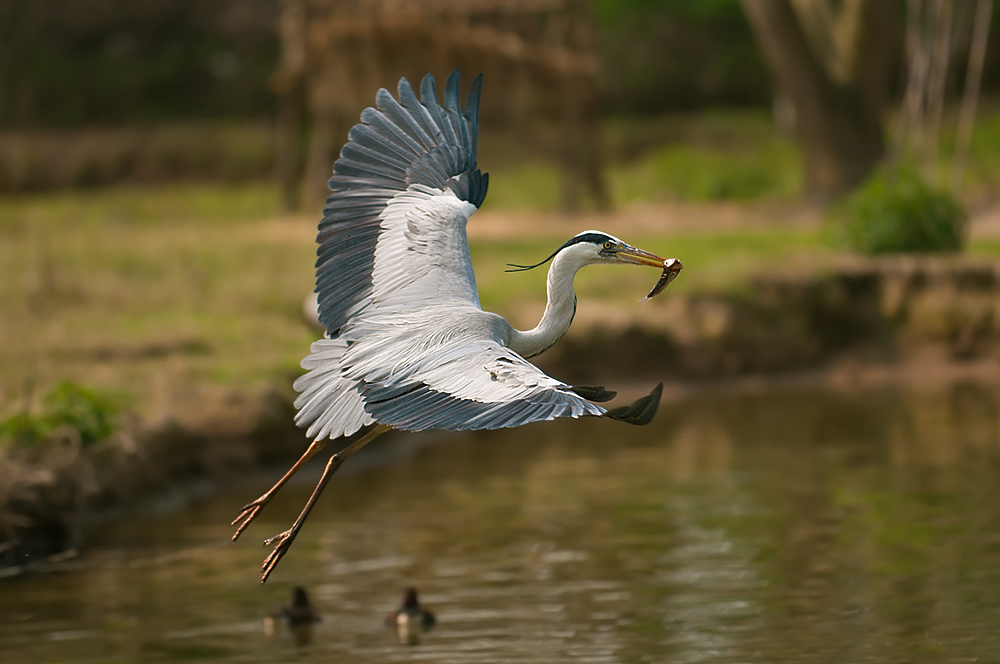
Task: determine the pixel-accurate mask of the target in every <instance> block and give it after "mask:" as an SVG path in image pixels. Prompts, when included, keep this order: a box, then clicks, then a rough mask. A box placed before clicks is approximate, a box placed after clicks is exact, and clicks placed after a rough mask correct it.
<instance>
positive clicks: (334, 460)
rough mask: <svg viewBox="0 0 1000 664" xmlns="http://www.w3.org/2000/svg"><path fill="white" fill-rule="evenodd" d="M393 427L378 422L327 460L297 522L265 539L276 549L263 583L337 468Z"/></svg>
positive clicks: (263, 568)
mask: <svg viewBox="0 0 1000 664" xmlns="http://www.w3.org/2000/svg"><path fill="white" fill-rule="evenodd" d="M391 428H392V427H389V426H386V425H384V424H378V425H376V426H375V428H373V429H372V430H371V431H369V432H368V433H366V434H365V435H364V436H362V437H361V438H359V439H358V440H357V441H355V442H354V443H352V444H351V445H349V446H347V447H345V448H344V449H343V450H341V451H340V452H337V453H336V454H334V455H333V456H331V457H330V460H329V461H327V462H326V468H324V469H323V475H322V476H321V477H320V478H319V482H318V483H317V484H316V488H315V489H313V492H312V495H311V496H309V500H308V502H306V506H305V507H303V508H302V512H300V513H299V516H298V518H297V519H295V523H293V524H292V527H291V528H289V529H288V530H286V531H285V532H283V533H279V534H277V535H275V536H274V537H271V538H269V539H266V540H264V546H271V545H272V544H273V545H274V550H273V551H271V553H270V554H269V555H268V556H267V558H265V559H264V564H263V565H261V568H260V571H261V577H260V582H261V583H264V582H265V581H267V577H269V576H270V575H271V572H272V571H274V568H275V566H277V564H278V561H279V560H281V558H282V557H283V556H284V555H285V554H286V553H287V552H288V549H289V548H290V547H291V546H292V542H293V541H294V540H295V536H296V535H298V534H299V529H301V528H302V524H303V523H305V521H306V517H308V516H309V512H311V511H312V508H313V506H314V505H315V504H316V500H317V499H318V498H319V495H320V494H321V493H323V489H325V488H326V485H327V483H328V482H329V481H330V478H331V477H333V474H334V473H335V472H337V469H338V468H340V466H341V465H343V463H344V461H346V460H347V458H348V457H350V456H351V455H352V454H354V453H355V452H357V451H358V450H360V449H361V448H362V447H364V446H365V445H367V444H368V443H370V442H372V441H373V440H375V439H376V438H378V437H379V436H381V435H382V434H383V433H385V432H386V431H388V430H389V429H391Z"/></svg>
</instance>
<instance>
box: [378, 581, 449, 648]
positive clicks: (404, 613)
mask: <svg viewBox="0 0 1000 664" xmlns="http://www.w3.org/2000/svg"><path fill="white" fill-rule="evenodd" d="M436 624H437V619H436V618H435V617H434V614H433V613H431V612H430V611H428V610H427V609H425V608H423V607H422V606H420V602H419V600H418V599H417V589H416V588H413V587H410V588H407V589H406V591H405V592H404V593H403V603H402V604H401V605H400V607H399V608H398V609H396V610H395V611H393V612H391V613H390V614H389V615H387V616H386V617H385V625H386V627H395V628H396V633H397V634H398V635H399V642H400V643H402V644H403V645H408V646H415V645H417V644H419V643H420V636H421V634H423V633H424V632H429V631H430V630H432V629H434V626H435V625H436Z"/></svg>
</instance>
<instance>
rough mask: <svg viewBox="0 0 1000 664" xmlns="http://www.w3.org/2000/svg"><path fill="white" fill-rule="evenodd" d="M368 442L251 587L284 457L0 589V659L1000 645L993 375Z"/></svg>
mask: <svg viewBox="0 0 1000 664" xmlns="http://www.w3.org/2000/svg"><path fill="white" fill-rule="evenodd" d="M431 442H433V444H429V443H431ZM377 445H381V446H382V447H383V450H382V453H383V455H384V454H403V455H408V456H409V457H410V458H409V459H407V460H406V461H405V462H396V463H382V464H373V463H371V462H372V461H373V460H374V459H375V457H370V458H369V459H368V460H367V461H368V462H369V466H368V467H365V461H366V460H365V459H363V458H358V459H352V463H354V462H355V461H357V462H360V463H358V464H357V467H356V468H355V469H354V472H353V473H346V474H344V475H342V476H337V477H336V478H335V480H334V481H333V483H332V484H331V486H330V488H328V489H327V492H326V494H325V495H324V497H323V500H322V501H321V504H320V505H319V507H318V508H317V509H316V510H315V511H314V513H313V515H312V517H311V518H310V520H309V523H308V524H307V526H306V528H305V530H304V531H303V533H302V535H300V537H299V539H298V541H297V542H296V544H295V546H294V547H293V549H292V551H291V553H290V554H289V555H288V556H287V557H286V558H285V559H284V560H283V561H282V563H281V565H280V566H279V567H278V570H277V571H276V572H275V574H274V575H273V576H272V578H271V581H269V582H268V584H267V585H266V586H263V587H262V586H260V585H259V584H258V583H257V569H258V568H259V565H260V562H261V560H262V559H263V556H264V554H265V551H264V550H263V549H261V548H260V547H259V542H260V541H261V540H262V539H263V538H264V537H266V536H269V535H272V534H275V533H277V532H279V531H280V530H283V529H284V528H285V527H287V525H288V524H289V523H290V522H291V521H292V520H293V519H294V517H295V515H296V513H297V512H298V510H299V508H300V507H301V505H302V504H303V502H304V501H305V499H306V497H307V496H308V493H309V491H310V490H311V486H310V484H309V483H308V482H303V483H301V484H298V485H294V486H291V487H289V488H287V489H286V491H285V492H283V493H282V494H280V500H277V501H276V502H275V503H273V504H272V505H270V506H269V507H268V508H267V509H266V510H265V512H264V513H263V516H262V518H261V519H260V520H258V522H257V523H255V524H254V525H253V526H252V527H251V528H250V530H249V531H248V532H247V534H246V535H245V536H244V539H243V540H241V541H240V543H238V544H236V545H232V544H229V542H228V538H229V535H230V534H231V530H230V528H229V526H228V521H229V520H230V519H231V518H232V517H233V516H235V514H236V513H237V512H238V509H237V508H238V507H239V506H241V505H242V504H243V503H244V502H246V501H247V500H248V499H250V498H252V497H254V496H256V495H257V494H258V493H259V492H260V491H261V490H262V489H263V488H266V487H265V485H266V484H267V483H269V482H270V481H272V480H273V479H275V477H276V476H277V474H278V472H277V471H275V474H274V476H273V477H272V476H268V477H266V478H261V480H260V484H259V485H255V486H244V487H240V488H239V490H233V491H227V492H225V493H222V494H216V495H214V496H213V497H212V498H211V499H210V500H206V501H200V502H197V503H196V504H192V505H191V506H189V507H188V508H186V509H183V510H180V511H176V512H174V513H171V514H168V515H166V516H156V517H154V516H145V517H142V518H134V519H130V520H128V521H126V522H122V523H119V524H116V525H115V526H114V527H111V528H108V529H107V530H106V532H104V533H103V534H102V535H101V536H100V538H99V540H100V541H99V545H98V546H96V547H95V548H94V549H93V550H91V551H90V552H88V554H87V556H86V558H85V559H84V560H83V561H81V562H80V564H79V565H78V566H77V567H76V568H72V569H69V570H67V571H65V572H63V573H58V574H48V575H36V576H33V577H25V578H19V579H13V580H8V581H5V582H3V583H2V584H0V596H2V600H3V601H0V653H3V657H2V659H3V661H5V662H6V661H12V662H16V661H24V662H133V661H226V662H272V661H349V662H361V663H364V662H392V661H410V660H427V661H435V662H479V661H524V662H563V661H574V662H576V661H584V662H802V661H809V662H864V661H871V662H886V661H907V662H963V661H996V659H997V658H998V657H1000V463H998V461H1000V398H998V392H997V390H996V388H995V386H986V385H979V384H960V385H952V386H949V387H947V388H940V389H935V390H928V391H901V390H898V389H883V390H868V391H865V392H863V393H856V392H850V391H846V390H844V391H829V390H827V391H820V390H812V389H783V390H769V391H766V392H761V393H745V392H744V393H726V394H719V393H715V394H704V395H701V396H697V397H692V398H690V399H686V400H684V401H683V402H680V403H676V404H667V405H665V406H664V408H663V409H662V410H661V413H660V414H659V416H658V418H657V420H656V422H655V423H654V424H653V425H651V426H650V427H647V428H633V427H628V426H625V425H621V424H619V423H615V422H605V421H585V422H556V423H545V424H539V425H533V426H530V427H525V428H523V429H519V430H514V431H504V432H486V433H481V434H472V435H455V436H446V437H437V436H423V435H421V436H407V435H405V434H403V435H397V436H396V438H395V440H386V441H379V443H377ZM345 470H346V468H345ZM306 479H307V480H308V479H315V474H314V475H313V477H312V478H306ZM296 584H301V585H304V586H306V587H307V588H309V589H310V591H311V594H312V597H313V601H314V603H316V604H317V605H318V608H319V610H320V611H321V612H322V614H323V616H324V620H323V622H321V623H320V624H318V625H317V626H316V629H315V633H314V636H313V642H312V645H311V646H309V647H308V648H306V649H297V648H296V647H295V646H294V645H293V643H292V641H291V639H290V638H281V637H279V638H276V639H268V638H266V637H265V636H264V635H263V633H262V631H261V617H262V616H263V615H264V614H266V613H267V612H269V611H270V610H272V609H274V608H276V607H278V606H279V605H281V604H282V603H283V602H284V601H285V600H286V595H287V593H288V590H289V588H290V587H291V586H292V585H296ZM411 584H412V585H416V586H417V587H418V588H420V590H421V595H422V599H423V601H424V602H425V604H427V605H428V606H429V607H431V608H432V609H433V610H434V611H435V612H436V613H437V616H438V628H437V629H436V630H435V631H434V632H432V633H431V634H429V635H428V636H427V637H426V638H425V639H424V642H423V644H422V645H420V646H418V647H416V648H408V647H405V646H401V645H399V644H398V643H397V642H396V641H395V640H394V636H393V634H392V632H391V631H388V630H386V629H385V628H384V627H383V625H382V617H383V615H384V614H385V612H387V611H388V610H390V609H391V608H393V607H394V606H395V604H396V603H397V601H398V599H399V594H400V592H401V590H402V588H403V587H404V586H406V585H411Z"/></svg>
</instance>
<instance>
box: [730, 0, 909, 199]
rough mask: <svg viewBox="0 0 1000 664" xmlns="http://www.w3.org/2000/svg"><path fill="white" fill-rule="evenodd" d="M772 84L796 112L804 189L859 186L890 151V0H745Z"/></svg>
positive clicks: (893, 29) (815, 192) (816, 194)
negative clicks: (886, 122) (887, 113)
mask: <svg viewBox="0 0 1000 664" xmlns="http://www.w3.org/2000/svg"><path fill="white" fill-rule="evenodd" d="M740 1H741V4H742V7H743V12H744V14H745V15H746V17H747V21H748V22H749V24H750V27H751V29H752V30H753V33H754V37H755V39H756V41H757V44H758V46H759V47H760V49H761V52H762V53H763V55H764V60H765V62H766V63H767V66H768V68H769V69H770V71H771V75H772V77H773V79H774V81H775V85H776V87H777V88H778V90H779V91H780V93H781V94H782V95H784V96H785V97H786V98H787V99H788V101H789V102H790V104H791V106H792V108H793V109H794V112H795V135H796V138H797V140H798V143H799V146H800V149H801V152H802V159H803V163H804V168H805V188H806V194H807V195H808V196H810V197H811V198H813V199H815V200H818V201H820V202H828V201H830V200H831V199H832V198H834V197H836V196H838V195H841V194H843V193H846V192H848V191H850V190H851V189H852V188H854V187H855V186H857V185H858V184H859V183H860V182H861V181H862V180H864V179H865V177H867V176H868V174H869V173H870V172H871V170H872V168H873V167H874V166H875V165H876V163H878V161H879V160H880V159H881V158H882V157H883V155H884V154H885V136H884V120H883V110H884V107H885V97H886V88H887V86H888V78H889V74H890V72H891V67H892V64H893V60H894V59H895V58H896V57H898V53H899V51H898V48H897V42H898V35H897V27H898V26H897V25H896V9H895V5H894V3H892V2H888V1H887V0H843V1H842V2H839V3H833V2H831V1H830V0H810V1H809V2H805V1H799V0H740Z"/></svg>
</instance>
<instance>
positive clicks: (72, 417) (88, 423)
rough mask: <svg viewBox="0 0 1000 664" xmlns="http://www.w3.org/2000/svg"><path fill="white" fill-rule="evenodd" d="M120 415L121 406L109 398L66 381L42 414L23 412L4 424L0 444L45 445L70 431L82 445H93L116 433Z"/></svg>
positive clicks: (0, 426) (45, 402)
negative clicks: (61, 432) (77, 437)
mask: <svg viewBox="0 0 1000 664" xmlns="http://www.w3.org/2000/svg"><path fill="white" fill-rule="evenodd" d="M118 412H119V408H118V405H117V404H116V403H115V400H114V399H112V398H110V397H109V396H106V395H102V394H98V393H96V392H95V391H93V390H90V389H88V388H85V387H83V386H81V385H77V384H76V383H72V382H70V381H64V382H62V383H60V384H59V385H57V386H56V387H55V388H54V389H53V390H52V391H51V392H49V393H48V394H47V395H45V398H44V399H43V400H42V412H41V413H40V414H38V415H32V414H30V413H26V412H22V413H17V414H16V415H13V416H11V417H9V418H8V419H6V420H4V421H3V422H0V440H6V441H9V442H14V443H19V444H37V443H44V442H47V441H49V440H51V439H52V438H53V437H55V436H58V435H59V433H60V431H66V430H67V429H69V430H72V431H75V432H76V434H77V435H78V436H79V437H80V443H81V444H82V445H84V446H87V445H92V444H94V443H97V442H99V441H101V440H104V439H105V438H107V437H109V436H110V435H111V434H112V433H113V432H114V430H115V427H116V425H117V419H118Z"/></svg>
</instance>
